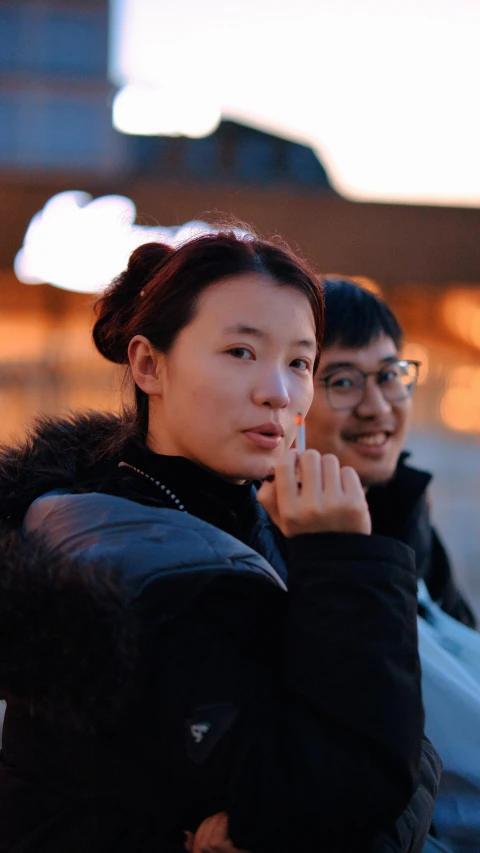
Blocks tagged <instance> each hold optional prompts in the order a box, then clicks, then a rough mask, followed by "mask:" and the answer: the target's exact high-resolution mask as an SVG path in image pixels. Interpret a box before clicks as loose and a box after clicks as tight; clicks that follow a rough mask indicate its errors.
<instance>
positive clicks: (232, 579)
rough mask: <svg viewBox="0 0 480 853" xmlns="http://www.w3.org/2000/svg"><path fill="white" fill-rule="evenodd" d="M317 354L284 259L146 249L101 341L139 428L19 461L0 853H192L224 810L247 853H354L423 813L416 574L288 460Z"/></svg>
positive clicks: (310, 471)
mask: <svg viewBox="0 0 480 853" xmlns="http://www.w3.org/2000/svg"><path fill="white" fill-rule="evenodd" d="M322 330H323V307H322V299H321V293H320V290H319V288H318V285H317V282H316V279H315V277H314V276H313V275H312V273H311V272H310V271H309V270H308V268H307V267H306V266H305V265H304V264H303V263H302V262H301V261H299V260H298V259H297V258H295V257H294V256H293V255H291V254H290V253H289V252H288V251H287V250H286V249H283V248H279V247H277V246H275V245H272V244H269V243H266V242H262V241H260V240H257V239H251V238H246V239H240V238H237V237H235V236H234V235H233V234H231V233H220V234H218V235H213V236H212V235H209V236H204V237H199V238H197V239H195V240H192V241H191V242H189V243H186V244H185V245H183V246H182V247H180V248H178V249H177V250H173V249H171V248H168V247H166V246H162V245H159V244H148V245H145V246H142V247H140V248H139V249H137V250H136V251H135V252H134V253H133V255H132V257H131V259H130V263H129V266H128V269H127V270H126V271H125V273H123V274H122V275H121V276H120V277H119V278H118V279H117V280H116V281H115V282H114V283H113V284H112V286H111V287H110V288H109V290H108V291H107V292H106V294H105V295H104V297H103V298H102V299H100V301H99V304H98V319H97V322H96V324H95V327H94V333H93V334H94V340H95V343H96V345H97V347H98V349H99V350H100V352H101V353H102V354H103V355H104V356H105V357H106V358H108V359H110V360H111V361H113V362H116V363H119V364H126V365H128V366H129V371H130V373H131V376H132V377H133V381H134V387H135V400H136V403H135V407H134V411H133V413H132V414H131V415H128V416H125V417H123V418H116V417H114V416H110V415H100V414H91V415H83V416H77V417H72V418H71V419H68V420H63V421H61V420H50V421H43V422H42V423H40V425H39V426H38V427H37V429H36V430H35V431H34V432H33V433H32V434H31V435H30V436H29V437H28V438H27V440H26V442H25V444H23V445H22V446H21V447H16V448H7V449H5V450H4V452H3V455H2V458H1V460H0V461H1V467H0V516H1V518H2V519H3V524H4V534H3V546H2V551H1V553H2V560H3V566H2V571H1V584H2V589H1V604H0V632H1V633H0V636H1V637H2V638H3V640H2V643H1V646H0V649H1V660H2V663H1V669H0V674H1V675H0V686H1V688H2V695H3V696H6V697H7V713H6V720H5V727H4V740H3V754H2V759H1V763H0V851H18V853H20V851H22V853H31V851H49V853H57V852H58V853H60V851H61V853H65V851H67V850H68V851H69V853H77V851H78V853H80V851H82V853H83V851H98V853H100V851H101V853H109V851H112V853H113V851H115V853H123V851H125V853H126V851H128V853H132V851H135V853H147V851H148V853H154V851H155V853H159V851H168V853H169V852H170V851H172V853H175V851H180V850H182V849H183V842H184V834H183V833H184V832H185V831H187V832H195V830H196V828H197V827H198V826H199V824H200V823H201V822H202V820H203V819H204V818H205V817H207V816H208V815H213V814H215V813H217V812H220V811H224V812H226V813H228V831H229V834H230V837H231V839H232V842H233V843H234V844H235V845H236V846H237V847H240V848H244V849H246V850H250V851H253V853H257V851H258V853H270V851H272V853H273V851H275V853H282V851H285V853H286V851H293V850H307V849H313V848H312V844H313V843H319V844H320V847H321V849H322V850H323V849H325V850H328V851H329V853H333V851H344V853H347V852H348V853H353V851H355V853H360V851H368V850H371V849H373V848H372V844H373V841H374V839H375V838H376V836H378V835H379V834H380V833H381V832H382V831H383V830H385V829H386V828H388V827H389V826H390V825H392V824H393V823H394V821H395V820H396V818H397V817H398V815H399V814H400V813H401V812H402V810H403V809H404V808H405V807H406V805H407V803H408V801H409V799H410V797H411V795H412V792H413V791H414V789H415V786H416V785H417V782H418V773H419V763H420V753H421V742H422V723H423V714H422V706H421V697H420V681H419V665H418V656H417V639H416V583H415V572H414V566H413V563H412V559H411V554H410V552H409V551H408V549H406V548H405V547H404V546H403V545H401V544H400V543H397V542H395V541H393V540H388V539H384V538H382V537H374V536H370V535H369V533H370V519H369V515H368V510H367V507H366V501H365V497H364V493H363V490H362V488H361V486H360V483H359V480H358V478H357V476H356V474H355V473H354V472H353V470H351V469H348V468H344V469H340V467H339V464H338V461H337V460H336V459H335V457H332V456H325V457H324V458H321V457H320V455H319V454H318V453H317V452H316V451H307V452H304V453H301V454H297V453H296V451H294V450H291V449H290V448H291V446H292V443H293V441H294V438H295V433H296V424H295V419H296V417H297V416H298V414H299V413H300V414H301V415H304V414H305V413H306V412H307V410H308V407H309V406H310V403H311V400H312V394H313V376H314V373H315V369H316V366H317V361H318V356H319V344H320V341H321V337H322ZM265 478H268V480H267V481H266V482H264V485H263V486H262V487H261V489H260V492H259V500H260V502H259V500H257V496H256V490H255V486H254V483H253V481H258V480H263V479H265ZM262 504H263V507H262ZM264 507H266V509H267V510H268V513H269V515H270V518H272V519H273V521H274V522H275V524H272V522H271V521H270V520H269V517H268V515H267V513H266V512H265V509H264ZM287 582H288V591H287V589H286V583H287ZM7 637H8V641H7ZM428 819H429V816H428V810H427V813H426V814H425V815H424V820H423V823H426V824H427V828H428ZM420 823H422V821H420ZM420 829H421V831H422V832H423V831H424V830H425V831H426V829H425V827H421V828H420ZM389 849H390V848H389ZM393 849H397V848H393ZM402 849H403V848H402ZM404 849H405V850H407V849H408V850H410V849H413V848H411V847H408V848H407V847H405V848H404Z"/></svg>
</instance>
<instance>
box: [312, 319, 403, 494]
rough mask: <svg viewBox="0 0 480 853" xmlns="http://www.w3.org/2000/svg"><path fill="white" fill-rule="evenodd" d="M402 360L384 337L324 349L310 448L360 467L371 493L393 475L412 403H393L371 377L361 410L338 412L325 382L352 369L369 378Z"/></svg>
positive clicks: (315, 399) (315, 396)
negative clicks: (359, 344)
mask: <svg viewBox="0 0 480 853" xmlns="http://www.w3.org/2000/svg"><path fill="white" fill-rule="evenodd" d="M397 357H398V353H397V349H396V347H395V344H394V342H393V340H392V339H391V338H390V337H388V335H385V334H383V333H382V334H381V335H380V336H379V337H378V338H375V339H374V340H372V341H371V342H370V343H369V344H368V345H367V346H365V347H361V348H360V349H347V348H345V347H342V346H337V345H336V344H333V345H332V346H331V347H328V348H327V349H326V350H324V352H323V354H322V357H321V360H320V365H319V369H318V373H317V377H316V380H315V394H314V398H313V403H312V407H311V409H310V411H309V413H308V415H307V419H306V427H307V447H312V448H314V449H316V450H319V451H320V453H334V454H335V456H338V458H339V460H340V464H341V465H350V466H351V467H352V468H355V470H356V471H357V473H358V475H359V477H360V479H361V481H362V483H363V485H364V486H365V487H366V488H368V487H369V486H373V485H377V484H379V483H386V482H387V481H388V480H390V478H391V477H392V476H393V474H394V472H395V468H396V466H397V462H398V457H399V455H400V452H401V450H402V448H403V444H404V440H405V436H406V432H407V428H408V424H409V420H410V412H411V405H412V403H411V398H407V399H405V400H400V401H398V402H395V403H389V402H388V401H387V400H385V398H384V396H383V394H382V391H381V388H380V386H379V385H378V383H377V381H376V377H374V376H369V377H368V379H367V382H366V387H365V390H364V393H363V396H362V398H361V400H360V402H359V403H358V405H357V406H356V407H355V408H354V409H351V410H349V411H336V410H334V409H332V408H331V405H330V404H329V402H328V399H327V390H326V387H325V384H324V383H323V382H321V381H320V380H321V379H322V378H324V377H325V376H328V375H330V374H331V373H333V371H335V370H336V369H337V368H339V367H346V366H347V365H348V366H350V367H356V368H360V370H362V371H364V372H365V373H370V372H371V371H374V370H375V371H377V370H384V369H387V368H388V364H389V362H390V361H392V360H395V359H396V358H397Z"/></svg>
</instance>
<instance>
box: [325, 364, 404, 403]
mask: <svg viewBox="0 0 480 853" xmlns="http://www.w3.org/2000/svg"><path fill="white" fill-rule="evenodd" d="M420 364H421V362H420V361H409V360H407V359H399V360H398V361H391V362H389V363H388V364H386V365H385V367H382V369H381V370H372V371H370V372H369V373H365V371H364V370H360V368H358V367H338V368H337V369H336V370H334V371H333V372H332V373H330V374H329V375H328V376H323V377H322V378H321V379H319V380H318V381H319V382H321V383H322V384H324V385H325V390H326V393H327V400H328V403H329V405H330V407H331V408H332V409H335V411H337V412H341V411H348V410H349V409H355V408H356V407H357V406H358V405H359V403H360V402H361V401H362V399H363V396H364V394H365V388H366V385H367V379H368V377H369V376H374V377H375V381H376V383H377V385H378V387H379V388H380V390H381V392H382V394H383V396H384V398H385V400H387V402H389V403H399V402H400V401H401V400H406V399H407V397H409V396H410V394H411V393H412V391H413V389H414V388H415V385H416V383H417V379H418V369H419V367H420Z"/></svg>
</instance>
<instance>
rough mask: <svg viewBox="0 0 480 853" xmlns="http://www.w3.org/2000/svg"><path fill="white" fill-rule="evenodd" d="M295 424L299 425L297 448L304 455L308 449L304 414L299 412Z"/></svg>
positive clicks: (296, 440)
mask: <svg viewBox="0 0 480 853" xmlns="http://www.w3.org/2000/svg"><path fill="white" fill-rule="evenodd" d="M295 423H296V424H297V427H298V429H297V435H296V438H295V448H296V449H297V450H298V452H299V453H303V452H304V450H306V448H307V443H306V440H305V418H304V417H303V415H302V413H301V412H299V413H298V415H297V417H296V418H295Z"/></svg>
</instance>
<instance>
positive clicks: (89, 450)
mask: <svg viewBox="0 0 480 853" xmlns="http://www.w3.org/2000/svg"><path fill="white" fill-rule="evenodd" d="M133 434H134V425H133V420H132V419H131V417H130V416H129V415H125V416H124V417H119V416H117V415H112V414H103V413H100V412H91V413H88V414H75V415H71V416H70V417H68V418H46V417H44V418H40V419H39V420H38V421H36V423H35V425H34V427H33V429H31V431H30V432H29V433H28V434H27V436H26V438H25V439H24V440H22V441H20V442H18V443H17V444H14V445H11V446H5V445H4V446H3V447H1V448H0V520H2V521H3V522H4V523H8V525H9V526H10V525H11V526H17V525H18V524H19V523H20V522H21V520H22V518H23V516H24V515H25V512H26V511H27V509H28V507H29V506H30V504H31V503H32V502H33V501H34V500H35V499H36V498H37V497H39V496H40V495H42V494H44V493H45V492H48V491H50V490H51V489H57V488H60V489H62V488H64V489H68V488H72V487H73V486H75V484H77V483H78V480H79V476H80V475H81V473H83V472H85V471H87V470H88V469H90V468H92V467H93V466H95V465H97V464H99V463H100V462H102V461H104V460H106V459H108V458H109V457H110V456H113V455H114V454H115V453H116V452H120V450H121V449H122V447H123V446H124V444H125V443H126V441H127V440H129V439H130V438H131V437H132V436H133Z"/></svg>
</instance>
